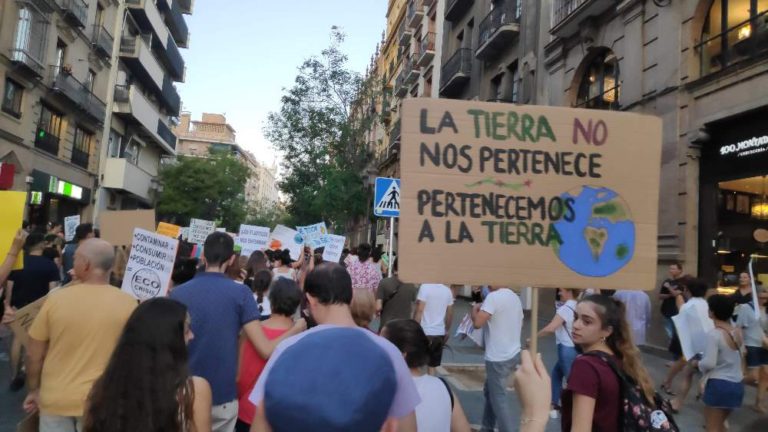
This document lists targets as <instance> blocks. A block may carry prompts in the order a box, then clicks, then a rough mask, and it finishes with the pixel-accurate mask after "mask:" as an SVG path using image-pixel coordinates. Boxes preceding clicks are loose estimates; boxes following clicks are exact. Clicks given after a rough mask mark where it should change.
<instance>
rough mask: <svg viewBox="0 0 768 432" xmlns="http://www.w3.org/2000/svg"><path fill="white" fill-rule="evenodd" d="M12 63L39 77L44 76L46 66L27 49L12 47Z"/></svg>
mask: <svg viewBox="0 0 768 432" xmlns="http://www.w3.org/2000/svg"><path fill="white" fill-rule="evenodd" d="M11 63H13V64H14V65H15V66H16V67H17V68H19V69H20V70H23V71H26V72H28V73H30V74H32V75H34V76H35V77H37V78H42V77H43V74H44V73H45V66H44V65H43V64H42V63H41V62H40V61H39V60H37V59H36V58H35V57H34V56H33V55H32V54H31V53H30V52H29V51H27V50H25V49H19V48H14V49H11Z"/></svg>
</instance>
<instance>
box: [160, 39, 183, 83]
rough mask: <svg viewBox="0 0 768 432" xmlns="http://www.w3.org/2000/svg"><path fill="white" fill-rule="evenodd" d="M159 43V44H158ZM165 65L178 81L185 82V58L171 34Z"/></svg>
mask: <svg viewBox="0 0 768 432" xmlns="http://www.w3.org/2000/svg"><path fill="white" fill-rule="evenodd" d="M156 45H158V44H156ZM164 60H165V65H166V67H167V68H168V73H169V74H171V76H172V77H173V78H174V79H175V80H176V81H181V82H184V76H185V75H186V69H185V68H186V66H184V59H183V58H182V57H181V53H180V52H179V48H178V47H177V46H176V41H174V40H173V37H171V35H168V41H167V42H166V44H165V58H164Z"/></svg>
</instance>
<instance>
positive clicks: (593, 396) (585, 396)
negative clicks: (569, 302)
mask: <svg viewBox="0 0 768 432" xmlns="http://www.w3.org/2000/svg"><path fill="white" fill-rule="evenodd" d="M573 341H574V343H575V344H576V345H578V346H579V347H580V348H581V349H582V352H584V353H589V352H598V353H605V354H607V355H609V356H612V358H613V360H614V362H615V363H616V364H617V365H619V367H621V368H622V369H623V370H624V373H625V374H627V375H628V376H630V377H632V378H633V379H635V381H637V382H638V383H639V384H640V387H641V388H642V390H643V393H644V394H645V396H646V398H648V400H653V395H654V386H653V382H652V381H651V378H650V376H649V375H648V371H647V370H645V367H643V365H642V364H641V363H640V361H641V360H640V351H639V350H638V349H637V347H636V346H635V344H634V343H633V342H632V333H631V331H630V329H629V325H628V324H627V320H626V317H625V311H624V305H623V303H621V302H620V301H618V300H614V299H613V298H611V297H606V296H603V295H591V296H587V297H586V298H584V299H583V300H581V301H580V302H579V304H578V305H577V306H576V320H575V321H574V323H573ZM562 399H563V407H562V409H563V419H562V430H563V431H564V432H591V431H594V432H614V431H617V430H620V429H621V428H620V426H619V421H620V420H621V415H620V413H621V404H622V398H621V389H620V386H619V378H618V377H617V376H616V374H615V373H614V372H613V370H611V367H610V366H609V365H608V364H607V363H606V362H605V360H603V359H601V358H599V357H596V356H592V355H580V356H578V357H576V360H575V361H574V362H573V366H572V367H571V374H570V376H569V377H568V386H567V389H566V390H564V391H563V395H562Z"/></svg>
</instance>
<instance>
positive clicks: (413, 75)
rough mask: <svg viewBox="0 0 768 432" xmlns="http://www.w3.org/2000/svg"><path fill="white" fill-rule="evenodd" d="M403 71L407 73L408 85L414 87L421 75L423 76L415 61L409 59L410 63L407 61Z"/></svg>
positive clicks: (406, 81) (406, 82)
mask: <svg viewBox="0 0 768 432" xmlns="http://www.w3.org/2000/svg"><path fill="white" fill-rule="evenodd" d="M403 70H404V71H405V84H406V85H412V84H414V83H416V81H418V80H419V75H421V69H419V68H418V67H417V66H416V63H415V62H414V61H413V60H411V59H408V61H406V62H405V64H404V65H403Z"/></svg>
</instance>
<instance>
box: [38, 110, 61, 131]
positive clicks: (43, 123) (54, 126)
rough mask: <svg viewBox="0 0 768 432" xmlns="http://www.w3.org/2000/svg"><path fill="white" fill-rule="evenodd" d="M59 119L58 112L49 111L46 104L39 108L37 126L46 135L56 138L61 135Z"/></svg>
mask: <svg viewBox="0 0 768 432" xmlns="http://www.w3.org/2000/svg"><path fill="white" fill-rule="evenodd" d="M61 120H62V117H61V115H60V114H58V113H55V112H53V111H51V110H50V109H49V108H48V107H47V106H45V105H43V107H42V108H41V109H40V124H39V125H38V128H39V129H40V130H42V131H44V132H45V133H47V134H48V135H53V136H54V137H56V138H58V137H60V136H61V134H60V132H61Z"/></svg>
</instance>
